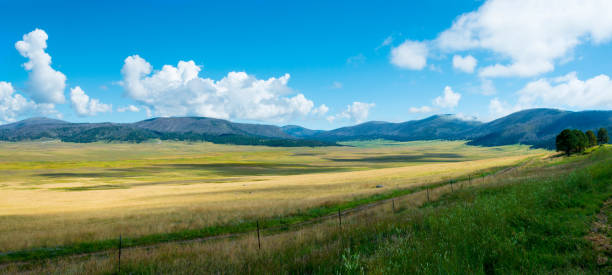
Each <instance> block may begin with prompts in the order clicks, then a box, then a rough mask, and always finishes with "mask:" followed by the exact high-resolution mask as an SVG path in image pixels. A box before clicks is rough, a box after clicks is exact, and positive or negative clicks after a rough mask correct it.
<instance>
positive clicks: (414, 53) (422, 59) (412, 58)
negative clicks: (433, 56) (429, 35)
mask: <svg viewBox="0 0 612 275" xmlns="http://www.w3.org/2000/svg"><path fill="white" fill-rule="evenodd" d="M428 52H429V50H428V48H427V44H426V43H424V42H418V41H410V40H406V41H404V43H402V44H400V45H399V46H397V47H395V48H393V49H391V63H392V64H393V65H395V66H397V67H400V68H404V69H411V70H422V69H423V68H425V66H426V65H427V54H428Z"/></svg>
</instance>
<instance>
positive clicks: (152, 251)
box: [0, 157, 524, 274]
mask: <svg viewBox="0 0 612 275" xmlns="http://www.w3.org/2000/svg"><path fill="white" fill-rule="evenodd" d="M520 159H522V158H520V157H511V158H501V159H496V160H495V161H494V162H495V163H497V164H511V163H513V162H515V161H517V160H520ZM485 163H486V161H474V162H468V163H464V164H466V165H468V166H469V167H471V168H476V167H485V166H484V165H485ZM457 166H458V163H454V164H453V165H450V166H442V165H425V167H421V168H427V169H422V170H428V172H429V173H432V172H435V171H438V169H439V168H449V169H451V170H455V169H456V168H457ZM419 167H420V166H419ZM419 167H410V168H411V169H397V168H393V169H384V170H385V171H380V172H381V174H382V175H385V174H392V173H393V172H398V173H399V174H404V173H407V172H409V171H414V170H420V169H418V168H419ZM520 170H522V168H519V169H511V170H507V171H505V172H502V173H499V174H496V175H494V176H487V177H486V178H484V179H483V178H478V179H477V180H473V181H460V182H456V183H455V185H454V187H452V188H455V190H456V189H458V188H467V187H470V186H480V185H485V184H502V183H503V182H505V181H509V182H514V181H516V180H517V178H516V176H517V175H521V174H523V173H524V172H521V171H520ZM377 172H378V171H377ZM428 172H426V171H422V172H419V173H422V174H427V173H428ZM353 173H354V172H352V173H350V174H353ZM358 174H360V173H358ZM320 176H321V175H312V176H311V177H312V178H318V177H320ZM332 176H338V175H332ZM355 176H356V177H358V176H359V175H355ZM449 192H451V186H450V185H445V186H441V187H437V188H433V189H431V191H430V192H429V194H428V192H427V191H420V192H416V193H413V194H410V195H406V196H402V197H400V198H396V199H395V207H397V208H410V207H418V206H420V205H422V204H424V203H425V202H427V201H428V197H429V199H430V200H432V201H435V200H437V199H438V198H439V197H440V196H442V195H444V194H447V193H449ZM392 209H393V208H392V207H391V205H390V204H389V203H386V204H382V205H379V206H376V207H373V208H370V209H367V210H365V211H360V212H356V213H354V214H352V215H349V216H345V217H344V218H343V224H344V226H345V227H355V226H357V227H358V226H362V227H363V226H367V225H364V223H363V221H364V220H367V221H369V222H377V220H378V218H379V217H381V220H384V219H382V217H386V218H388V217H389V215H390V213H391V212H392V211H393V210H392ZM341 235H342V230H340V228H339V227H338V222H337V220H335V219H331V220H327V221H324V222H322V223H318V224H314V225H308V226H304V227H302V228H300V229H299V230H296V231H289V232H282V233H276V234H271V235H267V234H265V232H264V233H263V234H262V248H263V250H259V249H258V248H257V247H258V241H257V236H256V235H255V234H254V233H253V234H248V235H245V236H244V237H241V238H239V239H223V240H215V241H208V242H203V243H202V242H193V243H185V244H176V243H169V244H159V245H157V246H155V247H153V248H150V247H149V248H129V249H126V250H123V252H122V262H123V263H124V265H125V264H127V265H130V264H134V265H139V264H141V263H146V264H149V265H154V264H153V263H155V262H161V263H164V264H169V265H171V266H173V267H175V268H178V269H176V270H175V271H174V272H173V273H175V274H182V273H185V272H189V271H195V272H202V270H199V271H196V270H193V268H194V267H192V266H198V265H199V266H200V267H202V266H206V267H207V268H208V271H215V270H216V272H219V271H223V272H228V273H240V272H244V271H245V269H246V270H248V267H247V266H244V262H245V260H246V259H249V260H250V261H257V259H269V258H270V257H273V256H271V255H273V254H274V253H276V252H278V250H282V249H283V248H286V247H302V246H306V245H307V244H311V243H323V242H324V243H326V245H325V246H320V247H319V248H318V249H319V250H320V251H319V252H317V251H311V252H310V253H311V254H316V253H323V254H324V253H326V251H328V250H330V251H331V250H335V249H337V248H338V247H342V244H341V242H343V241H346V240H343V239H341V238H339V239H334V238H337V237H338V236H341ZM332 236H336V237H332ZM116 253H117V252H116V251H108V252H106V253H101V254H98V255H97V256H95V257H90V256H75V257H65V258H60V259H50V260H47V261H45V262H42V263H39V264H35V265H33V266H30V267H29V268H28V269H19V264H17V265H6V266H4V267H0V271H2V270H3V271H5V272H8V273H12V272H14V273H23V274H40V273H47V274H49V273H62V274H82V273H87V274H100V273H102V274H105V273H113V272H115V271H116V270H117V258H116V257H117V254H116ZM314 257H316V256H314ZM170 259H172V260H170ZM195 263H197V264H195ZM194 264H195V265H194ZM281 265H282V263H281ZM167 270H173V268H171V267H168V268H167Z"/></svg>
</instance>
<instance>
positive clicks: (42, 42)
mask: <svg viewBox="0 0 612 275" xmlns="http://www.w3.org/2000/svg"><path fill="white" fill-rule="evenodd" d="M48 38H49V37H48V36H47V33H46V32H45V31H43V30H41V29H35V30H34V31H32V32H30V33H28V34H25V35H24V36H23V40H21V41H18V42H17V43H15V48H16V49H17V50H18V51H19V53H20V54H21V55H22V56H23V57H25V58H28V62H26V63H24V64H23V67H24V68H25V69H26V70H28V71H30V73H29V78H28V82H27V90H26V91H27V93H28V94H29V95H30V97H31V98H32V99H33V100H34V101H36V102H37V103H51V104H53V103H55V104H58V103H64V102H65V100H66V99H65V97H64V89H65V88H66V76H65V75H64V74H63V73H61V72H59V71H56V70H54V69H53V68H51V56H50V55H49V54H48V53H46V52H45V49H46V48H47V39H48Z"/></svg>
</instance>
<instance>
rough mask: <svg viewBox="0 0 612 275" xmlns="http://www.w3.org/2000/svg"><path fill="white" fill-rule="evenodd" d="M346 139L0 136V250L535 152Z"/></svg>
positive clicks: (139, 230) (405, 183)
mask: <svg viewBox="0 0 612 275" xmlns="http://www.w3.org/2000/svg"><path fill="white" fill-rule="evenodd" d="M347 145H351V146H352V147H324V148H272V147H261V146H231V145H215V144H210V143H184V142H164V143H143V144H106V143H93V144H71V143H54V142H47V143H43V142H22V143H0V175H2V177H1V178H0V233H1V234H0V249H1V250H0V252H6V251H13V250H19V249H27V248H33V247H41V246H57V245H65V244H73V243H79V242H83V241H92V240H105V239H112V238H116V237H117V235H118V234H119V233H121V234H122V235H123V236H128V237H136V236H145V235H148V234H154V233H167V232H174V231H179V230H184V229H193V228H201V227H206V226H213V225H216V224H221V223H227V222H239V221H240V220H243V219H249V218H253V217H257V218H266V217H272V216H277V215H286V214H290V213H295V212H296V211H300V210H304V209H308V208H312V207H317V206H321V205H327V204H334V203H338V202H343V201H350V200H353V199H355V198H360V197H365V196H369V195H373V194H376V193H381V192H388V191H389V190H393V189H400V188H408V187H413V186H419V185H426V184H429V183H434V182H439V181H444V180H448V179H451V178H456V177H458V176H461V175H466V174H469V173H474V172H476V171H480V170H484V169H489V168H493V167H500V166H508V165H512V164H516V163H518V162H520V161H522V160H524V159H526V158H527V157H530V156H534V155H541V154H546V153H547V151H543V150H530V149H528V148H527V147H526V146H518V145H515V146H503V147H489V148H483V147H473V146H467V145H465V144H464V142H460V141H454V142H442V141H428V142H387V141H372V142H352V143H347ZM376 185H383V186H384V187H383V188H376Z"/></svg>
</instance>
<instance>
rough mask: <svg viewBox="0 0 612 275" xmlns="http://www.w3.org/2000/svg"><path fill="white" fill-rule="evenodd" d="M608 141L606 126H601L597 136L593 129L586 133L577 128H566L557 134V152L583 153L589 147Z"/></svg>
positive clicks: (567, 153)
mask: <svg viewBox="0 0 612 275" xmlns="http://www.w3.org/2000/svg"><path fill="white" fill-rule="evenodd" d="M606 143H608V131H607V130H606V129H605V128H600V129H599V130H598V131H597V136H595V132H593V131H591V130H588V131H586V133H585V132H582V131H580V130H577V129H574V130H570V129H565V130H563V131H561V133H559V134H558V135H557V139H556V145H557V152H564V153H565V154H566V155H568V156H569V155H571V154H573V153H582V152H584V150H586V149H587V148H590V147H593V146H596V145H603V144H606Z"/></svg>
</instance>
